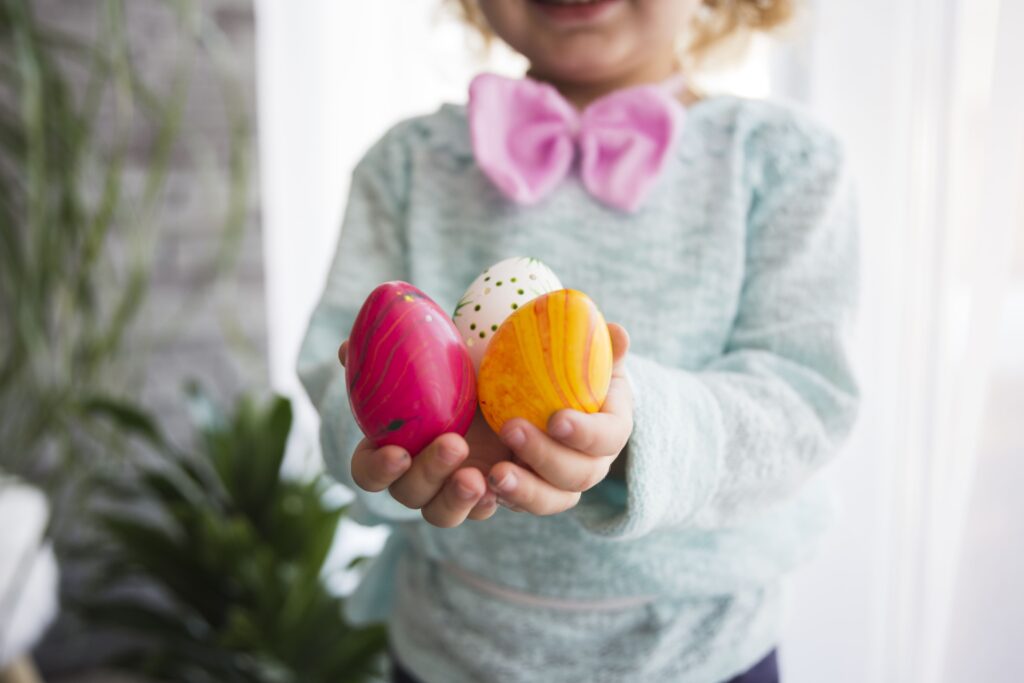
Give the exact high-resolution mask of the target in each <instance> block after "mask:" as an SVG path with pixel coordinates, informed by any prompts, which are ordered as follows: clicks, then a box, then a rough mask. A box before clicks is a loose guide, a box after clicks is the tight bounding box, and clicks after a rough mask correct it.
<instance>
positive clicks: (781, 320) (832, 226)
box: [503, 134, 857, 537]
mask: <svg viewBox="0 0 1024 683" xmlns="http://www.w3.org/2000/svg"><path fill="white" fill-rule="evenodd" d="M766 146H767V147H768V151H767V152H766V153H765V157H766V161H765V162H764V164H763V169H761V170H762V171H763V173H762V180H761V182H760V183H759V184H757V185H755V189H756V192H755V200H754V204H753V206H752V207H751V211H750V214H749V234H748V243H747V249H748V251H747V261H746V278H745V283H744V287H743V292H742V296H741V302H740V307H739V312H738V315H737V318H736V321H735V324H734V328H733V330H732V333H731V336H730V339H729V341H728V343H727V345H726V347H725V350H724V353H723V355H722V356H721V357H719V358H718V359H716V360H715V361H714V362H712V363H710V364H709V365H708V366H707V367H705V368H703V369H702V370H701V371H699V372H689V371H686V370H682V369H679V368H675V367H669V366H666V365H663V364H660V363H658V362H655V361H654V360H651V359H649V358H644V357H642V356H637V355H635V354H630V355H629V356H628V357H627V358H626V359H625V367H626V370H627V373H628V375H629V377H630V379H631V380H632V384H633V387H634V390H635V396H634V401H635V409H634V424H633V432H632V435H631V436H630V438H629V443H628V446H627V448H626V450H625V451H624V452H623V453H622V455H620V456H619V462H618V464H620V465H621V466H622V469H624V470H625V480H626V488H627V503H626V506H625V509H624V510H621V511H620V512H619V513H618V514H614V515H610V514H609V510H608V509H607V507H606V506H604V505H602V504H598V505H595V506H589V505H587V504H586V503H587V500H588V499H587V497H586V496H584V497H583V499H582V500H583V503H584V504H582V505H580V506H578V507H576V508H575V509H574V510H573V512H572V514H575V515H577V517H578V519H580V521H581V522H582V523H583V524H584V525H585V526H586V527H587V528H589V529H590V530H591V531H593V532H595V533H599V534H603V535H608V536H617V537H633V536H639V535H642V534H645V533H648V532H651V531H654V530H656V529H659V528H664V527H673V526H674V527H682V526H692V527H715V526H721V525H725V524H729V523H730V522H733V521H735V520H737V519H738V518H740V517H742V516H745V515H748V514H750V513H752V512H756V511H758V510H761V509H764V508H765V507H766V506H769V505H771V504H773V503H776V502H779V501H780V500H782V499H785V498H786V497H787V496H789V495H790V494H792V493H794V492H795V491H796V489H797V488H798V487H799V486H800V485H801V483H802V482H803V481H804V480H805V479H806V478H807V477H808V476H809V475H811V474H812V473H813V472H815V471H816V470H817V469H818V468H819V467H820V466H821V465H822V464H823V463H825V462H826V461H827V460H828V459H830V458H831V456H832V455H833V454H834V453H835V451H836V450H837V448H838V446H839V443H840V442H841V441H842V439H843V438H844V437H845V435H846V433H847V432H848V430H849V429H850V427H851V425H852V422H853V419H854V414H855V412H856V405H857V389H856V386H855V383H854V380H853V378H852V375H851V372H850V368H849V366H848V362H847V356H846V352H845V349H844V344H843V327H844V324H845V322H846V319H847V317H848V316H849V314H850V313H851V312H852V308H853V301H854V298H855V294H856V284H857V283H856V255H857V241H856V240H857V238H856V232H855V229H854V217H853V214H852V211H851V208H850V205H849V203H848V201H847V195H846V192H845V190H844V184H843V181H842V179H841V167H842V164H841V163H840V155H839V151H838V147H837V145H836V144H835V142H834V141H833V140H832V139H831V138H830V137H828V136H825V135H821V134H819V135H817V136H813V135H806V134H800V135H799V136H792V135H790V136H789V137H787V138H785V139H782V140H769V141H767V142H766ZM586 418H587V416H583V415H580V416H579V422H580V423H581V424H583V423H584V422H585V421H586ZM591 424H592V425H596V423H594V422H591ZM599 431H600V430H599ZM531 435H532V437H533V438H531V439H530V442H531V443H529V444H527V445H526V446H525V447H524V449H516V450H517V455H518V456H519V457H520V459H521V460H523V461H525V462H526V463H528V464H531V465H533V466H534V468H535V469H536V462H534V461H542V460H544V459H546V458H545V456H544V453H545V452H546V451H547V452H551V451H552V450H553V449H554V448H555V445H554V440H553V439H550V438H548V437H547V436H546V435H543V434H539V433H538V434H532V433H531ZM600 437H601V435H600V434H596V433H595V434H587V435H585V436H583V440H587V439H597V438H600ZM581 450H584V451H585V450H586V449H581ZM623 461H624V462H623ZM503 467H508V466H507V465H505V466H503Z"/></svg>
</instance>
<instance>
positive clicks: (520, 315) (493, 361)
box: [477, 289, 612, 432]
mask: <svg viewBox="0 0 1024 683" xmlns="http://www.w3.org/2000/svg"><path fill="white" fill-rule="evenodd" d="M611 376H612V340H611V335H610V334H609V333H608V325H607V324H606V323H605V320H604V316H603V315H601V311H599V310H598V308H597V306H596V305H595V304H594V302H593V301H591V300H590V297H588V296H587V295H586V294H584V293H583V292H579V291H576V290H574V289H562V290H559V291H556V292H552V293H550V294H545V295H543V296H539V297H537V298H536V299H534V300H533V301H530V302H529V303H527V304H526V305H525V306H521V307H520V308H519V309H518V310H516V312H515V313H513V314H512V315H511V316H509V318H508V320H506V321H505V322H504V324H502V325H501V327H499V328H498V331H497V332H496V333H495V335H494V337H493V339H491V343H490V345H489V346H488V348H487V353H485V354H484V358H483V362H482V363H481V364H480V374H479V378H478V382H477V386H478V392H479V396H480V409H481V412H483V415H484V418H485V419H486V420H487V424H489V425H490V426H491V429H493V430H494V431H495V432H497V431H500V430H501V427H502V425H504V424H505V422H506V421H508V420H509V419H511V418H513V417H521V418H525V419H527V420H529V421H530V422H532V423H533V424H534V425H536V426H537V427H539V428H540V429H542V430H546V429H547V424H548V419H549V418H550V417H551V416H552V415H553V414H554V413H556V412H557V411H559V410H562V409H563V408H573V409H575V410H579V411H582V412H585V413H595V412H597V411H599V410H600V409H601V405H602V404H603V403H604V399H605V397H606V396H607V395H608V386H609V384H610V383H611Z"/></svg>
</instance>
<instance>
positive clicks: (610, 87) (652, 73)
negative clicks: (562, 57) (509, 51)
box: [526, 56, 679, 109]
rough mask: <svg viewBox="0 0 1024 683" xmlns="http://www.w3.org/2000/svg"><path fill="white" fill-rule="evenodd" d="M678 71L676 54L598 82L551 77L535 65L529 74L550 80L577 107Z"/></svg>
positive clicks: (657, 80) (532, 76) (667, 76)
mask: <svg viewBox="0 0 1024 683" xmlns="http://www.w3.org/2000/svg"><path fill="white" fill-rule="evenodd" d="M678 70H679V67H678V63H677V61H676V59H675V57H674V56H673V57H672V58H671V59H667V60H660V61H657V62H650V63H647V64H644V65H643V66H642V67H640V68H637V69H633V70H630V71H627V72H623V73H621V74H618V75H616V76H613V77H609V78H605V79H601V80H597V81H579V80H571V79H564V78H559V77H557V76H549V75H546V74H544V73H543V72H540V71H538V70H537V69H536V68H535V67H532V66H531V67H530V70H529V71H527V73H526V75H527V76H529V77H530V78H533V79H534V80H538V81H543V82H545V83H549V84H550V85H552V86H554V87H555V89H557V90H558V92H559V93H561V95H562V97H564V98H565V99H566V100H568V101H569V102H571V103H572V104H573V105H575V106H576V108H578V109H584V108H586V106H587V105H589V104H590V103H591V102H593V101H594V100H597V99H600V98H601V97H603V96H605V95H607V94H608V93H611V92H614V91H616V90H621V89H623V88H629V87H632V86H635V85H646V84H649V83H660V82H661V81H664V80H665V79H667V78H669V77H671V76H672V75H673V74H675V73H677V72H678Z"/></svg>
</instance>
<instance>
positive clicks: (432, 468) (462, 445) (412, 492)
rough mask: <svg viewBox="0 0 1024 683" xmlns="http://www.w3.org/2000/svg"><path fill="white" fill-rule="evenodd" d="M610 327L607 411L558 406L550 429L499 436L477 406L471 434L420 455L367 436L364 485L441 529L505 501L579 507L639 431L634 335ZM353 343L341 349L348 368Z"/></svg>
mask: <svg viewBox="0 0 1024 683" xmlns="http://www.w3.org/2000/svg"><path fill="white" fill-rule="evenodd" d="M608 328H609V331H610V332H611V337H612V354H613V358H614V365H613V368H612V379H611V385H610V387H609V390H608V396H607V398H606V399H605V402H604V405H603V406H602V408H601V411H600V412H598V413H593V414H586V413H582V412H579V411H576V410H561V411H558V412H557V413H555V414H554V415H553V416H552V417H551V419H550V420H549V422H548V434H545V433H544V432H543V431H541V430H539V429H537V428H536V427H535V426H533V425H532V424H530V423H529V422H527V421H526V420H523V419H513V420H509V421H508V422H507V423H506V424H505V425H504V427H503V428H502V430H501V435H500V437H499V436H498V435H496V434H495V433H494V432H493V431H492V430H491V428H490V427H489V426H488V425H487V422H486V421H485V420H484V419H483V417H482V416H481V414H480V412H479V411H477V415H476V417H475V418H474V420H473V423H472V425H471V426H470V428H469V431H468V432H467V433H466V436H465V437H464V438H463V437H462V436H460V435H458V434H454V433H449V434H442V435H441V436H439V437H438V438H437V439H435V440H434V441H433V442H432V443H431V444H430V445H429V446H427V447H426V448H425V449H424V450H423V452H421V453H419V454H418V455H417V456H416V457H415V458H411V457H410V454H409V453H408V452H406V451H405V449H403V448H401V447H399V446H384V447H382V448H376V447H375V446H374V445H373V444H372V443H371V442H370V441H368V440H366V439H363V440H362V441H361V442H360V443H359V445H358V446H357V447H356V451H355V453H354V454H353V457H352V478H353V480H354V481H355V483H356V485H358V486H359V487H360V488H362V489H364V490H366V491H371V492H375V491H383V490H385V489H387V490H388V491H389V492H390V493H391V496H392V497H393V498H394V499H395V500H397V501H398V502H399V503H402V504H403V505H405V506H406V507H409V508H412V509H417V510H420V512H421V514H422V515H423V519H424V520H426V521H427V522H428V523H430V524H433V525H434V526H439V527H455V526H458V525H460V524H462V523H463V522H464V521H466V520H467V519H473V520H484V519H487V518H489V517H491V516H492V515H493V514H494V511H495V509H496V505H497V504H498V503H499V502H500V503H501V504H503V505H504V506H505V507H507V508H509V509H511V510H514V511H520V512H530V513H533V514H536V515H552V514H556V513H559V512H563V511H565V510H568V509H569V508H571V507H573V506H574V505H576V503H578V502H579V500H580V496H581V494H582V492H583V491H586V490H588V489H590V488H591V487H593V486H595V485H597V484H598V483H599V482H600V481H602V480H603V479H604V478H605V477H606V476H607V475H608V471H609V468H610V467H611V465H612V463H613V462H614V460H615V458H616V457H617V456H618V455H619V453H621V452H622V449H623V448H624V447H625V445H626V442H627V440H628V439H629V435H630V433H631V432H632V430H633V394H632V391H631V389H630V386H629V382H628V381H627V380H626V377H625V374H624V367H623V362H624V359H625V356H626V352H627V350H628V348H629V336H628V335H627V334H626V331H625V329H623V328H622V327H621V326H620V325H616V324H614V323H612V324H609V326H608ZM346 347H347V343H346V344H342V345H341V348H340V349H339V350H338V357H339V359H340V360H341V363H342V365H344V364H345V358H346V350H347V348H346ZM549 435H550V436H549Z"/></svg>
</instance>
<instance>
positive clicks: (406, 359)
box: [345, 281, 476, 456]
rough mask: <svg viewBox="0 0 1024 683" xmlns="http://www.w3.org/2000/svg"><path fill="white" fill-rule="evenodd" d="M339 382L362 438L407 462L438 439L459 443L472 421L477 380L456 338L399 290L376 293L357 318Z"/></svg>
mask: <svg viewBox="0 0 1024 683" xmlns="http://www.w3.org/2000/svg"><path fill="white" fill-rule="evenodd" d="M345 381H346V385H347V387H348V398H349V405H350V406H351V408H352V414H353V415H354V416H355V419H356V423H357V424H358V425H359V428H360V429H362V430H363V433H364V434H365V435H366V436H367V437H368V438H369V439H370V440H371V441H373V442H374V443H375V444H376V445H377V446H378V447H380V446H386V445H391V444H394V445H397V446H401V447H402V448H405V449H406V450H407V451H409V453H410V454H411V455H413V456H415V455H416V454H417V453H419V452H420V451H421V450H423V448H424V447H425V446H427V444H429V443H430V442H431V441H433V440H434V439H436V438H437V437H438V436H440V435H441V434H444V433H446V432H458V433H459V434H462V435H465V433H466V432H467V431H468V430H469V425H470V422H472V420H473V416H474V415H475V414H476V376H475V373H474V371H473V363H472V361H471V360H470V359H469V354H468V353H467V352H466V347H465V346H464V345H463V343H462V339H460V337H459V332H458V330H456V329H455V325H453V324H452V321H451V320H450V319H449V318H448V316H447V315H446V314H445V312H444V311H443V310H442V309H441V308H440V307H439V306H438V305H437V304H436V303H434V302H433V301H432V300H431V299H430V298H429V297H428V296H427V295H426V294H424V293H423V292H421V291H420V290H418V289H416V288H415V287H413V286H412V285H410V284H408V283H405V282H397V281H396V282H386V283H384V284H382V285H380V286H379V287H377V288H376V289H375V290H373V292H371V294H370V296H369V297H368V298H367V299H366V302H365V303H364V304H363V307H362V308H361V309H360V310H359V314H358V315H357V316H356V320H355V323H354V324H353V326H352V333H351V334H350V335H349V340H348V358H347V360H346V364H345Z"/></svg>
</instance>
